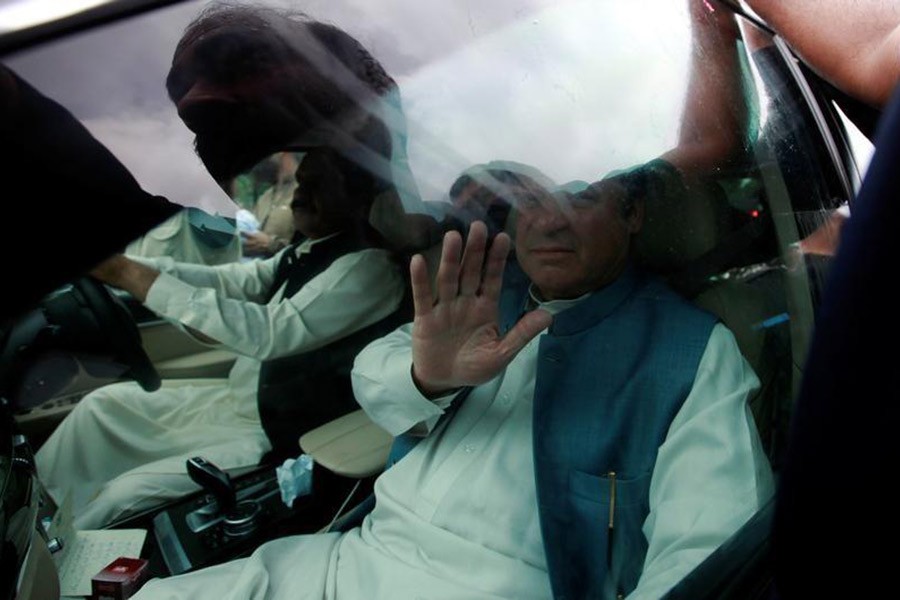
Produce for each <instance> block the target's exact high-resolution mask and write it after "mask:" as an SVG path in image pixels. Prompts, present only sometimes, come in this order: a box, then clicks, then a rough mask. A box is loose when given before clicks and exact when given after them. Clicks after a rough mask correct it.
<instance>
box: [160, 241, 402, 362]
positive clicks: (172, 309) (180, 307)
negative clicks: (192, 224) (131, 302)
mask: <svg viewBox="0 0 900 600" xmlns="http://www.w3.org/2000/svg"><path fill="white" fill-rule="evenodd" d="M254 262H256V261H254ZM263 262H265V261H263ZM402 294H403V281H402V278H401V277H400V273H399V271H398V269H397V267H396V265H395V264H394V263H393V261H392V260H391V259H390V255H389V254H388V253H387V252H386V251H384V250H376V249H368V250H363V251H361V252H354V253H351V254H346V255H344V256H342V257H340V258H338V259H337V260H335V261H334V262H333V263H332V264H331V266H329V267H328V268H327V269H326V270H325V271H323V272H322V273H320V274H319V275H317V276H316V277H314V278H313V279H311V280H310V281H309V282H308V283H307V284H306V285H304V286H303V287H302V288H301V289H300V290H299V291H298V292H297V293H296V294H294V295H293V296H292V297H291V298H288V299H285V300H282V301H280V302H279V301H276V302H270V303H268V304H258V303H256V302H253V301H247V300H237V299H234V298H228V297H225V296H224V295H223V294H221V293H218V292H217V290H216V289H212V288H203V287H196V286H193V285H190V284H188V283H185V282H184V281H181V280H180V279H177V278H175V277H173V276H171V275H168V274H166V273H163V274H161V275H160V276H159V277H158V278H157V280H156V281H155V282H154V283H153V285H152V286H151V288H150V291H149V293H148V294H147V301H146V302H145V304H146V305H147V307H148V308H150V309H151V310H153V311H155V312H157V313H158V314H160V315H162V316H164V317H167V318H170V319H175V320H177V321H178V322H180V323H182V324H183V325H186V326H188V327H191V328H193V329H195V330H197V331H199V332H201V333H203V334H204V335H207V336H209V337H211V338H213V339H215V340H217V341H218V342H220V343H221V344H222V345H224V346H226V347H228V348H229V349H231V350H233V351H234V352H237V353H238V354H242V355H244V356H249V357H252V358H256V359H257V360H267V359H270V358H278V357H280V356H287V355H289V354H294V353H297V352H307V351H309V350H314V349H316V348H319V347H321V346H324V345H326V344H329V343H331V342H333V341H335V340H337V339H340V338H342V337H344V336H346V335H349V334H351V333H353V332H355V331H358V330H360V329H362V328H363V327H366V326H367V325H370V324H372V323H375V322H377V321H379V320H381V319H383V318H384V317H386V316H388V315H389V314H390V313H391V312H393V311H394V310H395V309H396V308H397V306H398V305H399V303H400V299H401V297H402Z"/></svg>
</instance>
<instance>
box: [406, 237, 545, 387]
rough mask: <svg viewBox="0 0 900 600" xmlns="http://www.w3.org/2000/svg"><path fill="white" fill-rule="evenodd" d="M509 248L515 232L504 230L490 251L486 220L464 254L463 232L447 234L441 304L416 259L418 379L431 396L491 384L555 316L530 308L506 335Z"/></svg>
mask: <svg viewBox="0 0 900 600" xmlns="http://www.w3.org/2000/svg"><path fill="white" fill-rule="evenodd" d="M509 247H510V240H509V236H507V235H506V234H505V233H501V234H499V235H498V236H497V237H496V238H495V239H494V241H493V243H492V244H491V248H490V250H489V251H487V250H486V248H487V227H486V226H485V225H484V223H481V222H475V223H473V224H472V226H471V228H470V229H469V236H468V239H467V241H466V247H465V251H463V248H462V237H461V236H460V235H459V233H457V232H455V231H453V232H449V233H447V234H446V236H444V244H443V248H442V252H441V262H440V266H439V267H438V273H437V280H436V281H437V286H436V287H437V300H436V301H435V299H434V298H433V296H432V291H431V284H430V281H429V276H428V267H427V265H426V263H425V259H424V258H423V257H422V256H420V255H417V256H415V257H413V260H412V262H411V263H410V275H411V279H412V291H413V300H414V302H415V320H414V322H413V330H412V347H413V378H414V379H415V381H416V384H417V385H418V386H419V388H420V389H421V390H422V391H423V392H424V393H426V394H428V395H435V394H439V393H440V392H442V391H446V390H450V389H453V388H457V387H462V386H467V385H478V384H481V383H485V382H486V381H490V380H491V379H493V378H494V377H495V376H496V375H497V374H498V373H499V372H500V371H502V370H503V369H504V368H505V367H506V365H508V364H509V363H510V361H512V359H513V358H514V357H515V356H516V354H517V353H518V352H519V350H521V349H522V348H523V347H524V346H525V344H527V343H528V341H529V340H531V339H532V338H533V337H534V336H536V335H537V334H538V333H540V332H541V331H542V330H543V329H545V328H546V327H548V326H549V325H550V321H551V317H550V315H549V313H547V312H544V311H542V310H536V311H531V312H529V313H527V314H526V315H525V316H523V317H522V318H521V319H520V320H519V322H518V323H516V325H515V326H514V327H513V328H512V329H511V330H510V331H509V332H507V334H506V335H505V336H502V337H501V336H500V329H499V326H498V310H499V309H498V303H499V300H500V290H501V287H502V284H503V269H504V266H505V264H506V257H507V255H508V254H509ZM485 255H487V256H485Z"/></svg>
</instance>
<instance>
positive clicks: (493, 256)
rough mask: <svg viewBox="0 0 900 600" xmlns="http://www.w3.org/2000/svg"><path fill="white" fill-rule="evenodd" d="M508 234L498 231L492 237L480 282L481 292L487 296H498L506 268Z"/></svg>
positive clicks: (508, 243)
mask: <svg viewBox="0 0 900 600" xmlns="http://www.w3.org/2000/svg"><path fill="white" fill-rule="evenodd" d="M509 246H510V241H509V236H508V235H506V234H505V233H500V234H498V235H497V237H495V238H494V241H493V243H492V244H491V250H490V252H488V257H487V263H486V264H485V266H484V280H483V281H482V283H481V294H482V295H483V296H486V297H488V298H499V297H500V288H501V287H502V286H503V270H504V269H505V268H506V257H507V256H509Z"/></svg>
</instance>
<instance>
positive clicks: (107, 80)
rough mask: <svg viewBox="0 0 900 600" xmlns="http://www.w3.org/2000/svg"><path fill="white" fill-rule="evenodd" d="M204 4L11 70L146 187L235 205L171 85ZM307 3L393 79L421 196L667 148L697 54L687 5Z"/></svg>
mask: <svg viewBox="0 0 900 600" xmlns="http://www.w3.org/2000/svg"><path fill="white" fill-rule="evenodd" d="M278 3H279V4H287V5H290V6H296V3H295V2H284V1H282V2H278ZM199 6H200V3H194V2H191V3H187V4H185V5H179V6H175V7H171V8H167V9H163V10H160V11H157V12H154V13H153V15H152V17H143V18H139V19H134V20H130V21H127V22H125V23H120V24H117V25H114V26H111V27H108V28H107V29H106V30H104V31H103V32H101V34H100V35H98V34H92V35H81V36H77V37H74V38H72V39H69V40H65V41H64V42H58V43H56V44H54V45H53V46H52V47H49V48H46V49H41V50H40V51H35V52H31V53H28V54H27V55H20V56H17V57H14V58H12V59H9V60H8V61H7V64H9V65H10V66H11V67H12V68H13V69H14V70H16V71H17V72H19V73H20V74H21V75H22V76H23V77H25V78H26V79H28V80H29V81H30V82H31V83H32V84H34V85H35V86H36V87H38V89H40V90H42V91H43V92H44V93H46V94H48V95H49V96H51V97H53V98H55V99H56V100H58V101H60V102H61V103H62V104H63V105H65V106H66V107H68V108H69V109H70V110H72V111H73V112H74V113H75V114H76V115H77V116H78V117H79V118H81V119H82V120H83V121H84V122H85V124H86V125H87V126H88V128H89V129H90V130H91V131H92V132H93V133H94V134H95V135H96V136H97V137H98V138H100V139H101V140H102V141H103V142H104V143H105V144H107V145H108V146H109V147H110V148H111V149H112V150H113V152H114V153H115V154H116V155H117V156H118V157H119V158H120V159H121V160H122V161H123V162H124V163H125V164H126V166H128V167H129V169H131V170H132V172H133V173H134V174H135V176H136V177H137V178H138V180H139V181H140V182H141V183H142V185H143V186H144V187H145V188H146V189H147V190H148V191H151V192H153V193H158V194H162V195H166V196H168V197H170V198H171V199H173V200H175V201H177V202H180V203H183V204H186V205H199V206H201V207H203V208H206V209H207V210H212V211H216V210H217V211H219V212H223V213H227V214H232V213H233V212H234V207H233V205H232V204H231V203H230V201H229V200H228V199H227V197H226V196H225V195H224V192H222V191H221V190H220V189H219V188H218V187H217V186H216V185H215V183H213V181H212V179H211V178H210V177H209V176H208V175H207V174H206V172H205V171H204V170H203V168H202V165H201V164H200V162H199V160H198V159H197V158H196V157H195V156H194V154H193V151H192V147H191V134H190V132H189V131H187V129H186V128H185V127H184V126H183V124H181V122H180V121H179V120H178V118H177V115H176V114H175V111H174V108H173V107H172V106H171V105H170V103H169V101H168V100H167V98H166V96H165V89H164V86H163V81H164V78H165V73H166V71H167V68H168V65H169V62H170V60H171V53H172V50H173V49H174V46H175V43H176V42H177V39H178V37H179V36H180V35H181V32H182V30H183V28H184V26H185V25H186V23H187V22H188V21H189V20H190V18H192V17H193V16H194V15H195V14H196V13H197V12H198V9H199ZM303 8H304V10H305V11H306V12H307V13H308V14H310V15H311V16H314V17H316V18H320V19H322V20H326V21H330V22H332V23H334V24H336V25H339V26H341V27H343V28H345V29H346V30H347V31H349V32H350V33H351V34H353V35H354V36H356V37H357V38H358V39H359V40H360V41H361V42H362V43H363V44H364V45H365V46H367V47H368V48H369V49H370V50H371V51H372V52H373V54H375V56H376V57H378V58H379V59H380V60H381V61H382V62H383V63H384V65H385V67H386V68H387V70H388V71H389V72H390V73H391V74H392V75H394V77H395V78H396V79H397V80H398V82H399V83H400V87H401V93H402V96H403V101H404V107H405V109H406V112H407V118H408V119H409V121H410V132H409V154H410V162H411V165H412V168H413V170H414V173H415V176H416V178H417V179H418V181H419V183H420V185H421V187H422V191H423V193H424V194H425V195H426V198H427V199H434V200H437V199H440V198H442V197H443V196H444V194H445V193H446V190H447V188H448V187H449V185H450V183H451V182H452V180H453V178H454V177H455V176H456V174H458V173H459V172H460V171H462V170H463V169H464V168H465V167H467V166H469V165H471V164H472V163H473V162H485V161H488V160H493V159H509V160H517V161H521V162H525V163H529V164H533V165H535V166H537V167H539V168H540V169H542V170H544V171H545V172H546V173H547V174H548V175H550V176H551V177H553V178H554V179H556V180H557V181H560V182H562V181H568V180H571V179H576V178H577V179H593V178H597V177H599V176H601V175H602V174H603V173H604V172H606V171H607V170H609V169H611V168H617V167H623V166H628V165H631V164H634V163H636V162H638V161H644V160H647V159H650V158H652V157H654V156H656V155H658V154H660V153H661V152H663V151H665V150H666V149H667V148H668V147H671V145H672V144H674V141H675V134H676V132H677V122H678V115H679V112H680V109H681V105H682V101H683V97H684V83H685V81H686V70H687V60H688V52H687V50H688V31H689V28H688V24H687V17H686V14H685V11H684V8H683V6H682V3H680V2H673V1H672V0H653V1H650V0H647V1H644V2H627V3H623V2H614V1H612V0H607V1H596V0H593V1H579V2H560V1H557V2H553V1H551V0H530V1H517V0H492V1H491V2H481V1H478V2H476V1H474V0H465V1H460V2H445V1H441V0H427V1H423V0H388V1H385V2H378V3H377V5H376V3H370V2H368V1H366V0H310V1H308V2H305V3H304V4H303Z"/></svg>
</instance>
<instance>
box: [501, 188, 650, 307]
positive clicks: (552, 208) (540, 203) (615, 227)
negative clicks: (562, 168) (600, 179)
mask: <svg viewBox="0 0 900 600" xmlns="http://www.w3.org/2000/svg"><path fill="white" fill-rule="evenodd" d="M622 194H624V189H623V188H622V187H621V186H619V185H618V184H616V183H612V182H610V183H609V184H608V185H604V186H599V188H597V193H596V194H592V195H591V197H590V198H588V197H583V198H582V197H572V196H567V197H555V196H553V195H551V194H550V193H549V192H548V193H546V194H534V193H532V194H529V195H528V196H527V197H525V198H524V199H522V200H520V202H519V205H518V207H517V213H518V214H517V220H516V256H517V258H518V260H519V264H520V265H521V266H522V269H523V270H524V271H525V273H526V274H527V275H528V277H529V278H530V279H531V281H532V282H533V283H534V285H535V286H536V287H537V289H538V291H539V292H540V293H541V295H542V296H543V299H544V300H557V299H561V298H577V297H578V296H581V295H583V294H586V293H588V292H592V291H594V290H598V289H600V288H602V287H604V286H606V285H608V284H610V283H612V282H613V281H615V279H616V278H617V277H618V276H619V275H620V274H621V273H622V271H623V270H624V268H625V265H626V263H627V260H628V252H629V246H630V241H631V235H632V234H634V233H636V232H637V231H639V230H640V227H641V223H642V222H643V207H642V206H641V205H640V203H636V205H635V208H634V210H633V211H632V213H631V214H630V215H628V216H623V215H622V214H621V209H620V199H621V195H622Z"/></svg>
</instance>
